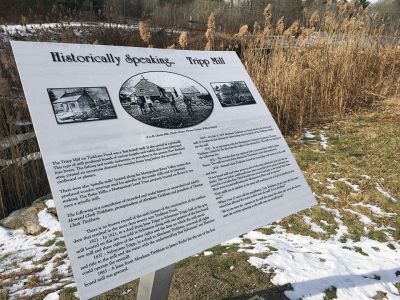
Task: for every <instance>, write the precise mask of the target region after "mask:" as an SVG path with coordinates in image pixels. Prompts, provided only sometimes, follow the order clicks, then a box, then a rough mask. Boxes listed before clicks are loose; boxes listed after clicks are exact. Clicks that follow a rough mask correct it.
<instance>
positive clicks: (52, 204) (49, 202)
mask: <svg viewBox="0 0 400 300" xmlns="http://www.w3.org/2000/svg"><path fill="white" fill-rule="evenodd" d="M44 203H45V204H46V206H47V207H48V208H53V207H56V205H55V204H54V200H53V199H49V200H46V201H44Z"/></svg>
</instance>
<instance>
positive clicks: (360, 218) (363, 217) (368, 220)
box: [343, 208, 375, 225]
mask: <svg viewBox="0 0 400 300" xmlns="http://www.w3.org/2000/svg"><path fill="white" fill-rule="evenodd" d="M343 210H344V211H347V212H349V213H352V214H354V215H356V216H357V217H358V218H359V220H360V221H361V222H363V223H364V224H367V225H375V223H374V222H372V221H371V219H370V218H368V217H367V216H366V215H363V214H362V213H359V212H357V211H354V210H351V209H349V208H343Z"/></svg>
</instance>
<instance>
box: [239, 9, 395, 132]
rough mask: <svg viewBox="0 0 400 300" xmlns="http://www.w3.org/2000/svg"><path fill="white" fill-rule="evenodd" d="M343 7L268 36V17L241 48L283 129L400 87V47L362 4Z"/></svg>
mask: <svg viewBox="0 0 400 300" xmlns="http://www.w3.org/2000/svg"><path fill="white" fill-rule="evenodd" d="M341 7H342V12H340V13H335V12H334V10H333V9H332V10H327V11H326V12H324V14H323V15H322V17H320V16H319V15H318V14H313V15H312V16H311V18H310V20H309V21H307V22H306V23H308V24H309V26H307V27H301V26H300V24H299V23H298V22H295V23H294V24H292V26H290V27H289V28H288V29H286V30H285V31H284V37H283V38H282V37H279V38H276V37H273V36H271V32H274V30H271V28H270V23H268V22H266V26H265V29H264V32H263V33H262V34H261V35H259V36H258V37H257V39H256V40H255V41H254V42H250V44H249V45H247V47H246V48H245V50H244V51H243V55H244V62H245V64H246V67H247V70H248V71H249V73H250V76H251V77H252V79H253V81H254V82H255V84H256V85H257V87H258V89H259V91H260V92H261V94H262V96H263V98H264V100H265V101H266V103H267V106H268V107H269V109H270V110H271V112H272V113H273V115H274V116H275V119H276V121H277V122H278V124H279V126H280V128H281V130H282V131H283V132H284V133H289V132H291V131H293V130H295V131H300V130H301V129H302V128H303V127H304V125H306V124H310V123H317V122H320V121H326V120H331V119H333V118H336V117H339V116H342V115H343V114H344V113H346V112H349V111H354V110H357V109H359V108H363V107H368V106H369V105H370V104H371V103H372V102H373V101H374V100H381V99H384V98H386V97H390V96H394V95H396V94H398V92H399V86H398V84H397V83H396V80H397V79H398V78H400V65H399V61H398V58H399V57H400V48H399V47H398V46H397V47H396V44H394V43H393V41H392V40H387V39H385V38H384V37H383V35H382V32H383V30H384V26H383V25H382V24H379V23H377V22H378V20H377V19H374V18H373V17H372V16H370V15H369V14H368V12H367V11H366V10H363V9H358V8H351V6H346V8H343V5H342V6H341ZM266 19H267V18H266ZM281 26H282V25H281V24H280V25H279V26H278V25H277V26H276V28H275V32H279V31H281V30H282V27H281ZM279 27H280V28H279ZM265 33H268V34H269V35H268V36H266V35H265ZM399 41H400V40H399V39H397V45H398V43H399Z"/></svg>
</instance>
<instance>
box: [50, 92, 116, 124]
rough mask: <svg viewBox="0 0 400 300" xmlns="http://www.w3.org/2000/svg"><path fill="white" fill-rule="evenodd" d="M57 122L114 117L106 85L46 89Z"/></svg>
mask: <svg viewBox="0 0 400 300" xmlns="http://www.w3.org/2000/svg"><path fill="white" fill-rule="evenodd" d="M47 93H48V94H49V98H50V101H51V105H52V106H53V111H54V115H55V117H56V120H57V123H58V124H64V123H75V122H87V121H97V120H108V119H116V118H117V115H116V113H115V110H114V107H113V105H112V102H111V99H110V95H109V94H108V91H107V88H106V87H74V88H52V89H47Z"/></svg>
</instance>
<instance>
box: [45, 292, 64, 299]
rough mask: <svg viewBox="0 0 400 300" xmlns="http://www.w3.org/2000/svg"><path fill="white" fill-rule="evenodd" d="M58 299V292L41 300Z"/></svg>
mask: <svg viewBox="0 0 400 300" xmlns="http://www.w3.org/2000/svg"><path fill="white" fill-rule="evenodd" d="M58 299H60V296H58V292H54V293H50V294H47V296H46V297H44V298H43V300H58Z"/></svg>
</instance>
